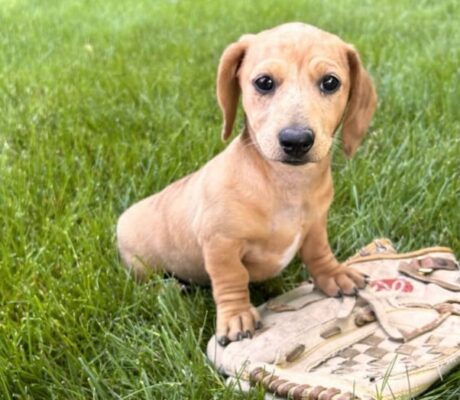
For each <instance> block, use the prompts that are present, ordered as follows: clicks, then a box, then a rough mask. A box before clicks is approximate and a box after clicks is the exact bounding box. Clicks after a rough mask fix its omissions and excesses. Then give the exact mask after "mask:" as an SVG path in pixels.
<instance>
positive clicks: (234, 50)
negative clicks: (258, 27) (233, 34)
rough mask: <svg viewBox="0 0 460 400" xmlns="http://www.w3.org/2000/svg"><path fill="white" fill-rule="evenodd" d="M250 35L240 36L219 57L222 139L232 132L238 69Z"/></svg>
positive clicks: (237, 91)
mask: <svg viewBox="0 0 460 400" xmlns="http://www.w3.org/2000/svg"><path fill="white" fill-rule="evenodd" d="M250 37H251V35H244V36H242V37H241V38H240V40H238V41H237V42H235V43H232V44H231V45H230V46H228V47H227V48H226V49H225V50H224V52H223V54H222V56H221V58H220V62H219V69H218V71H217V101H218V102H219V106H220V109H221V110H222V114H223V117H224V126H223V128H222V140H224V141H225V140H227V139H228V138H229V137H230V135H231V134H232V129H233V123H234V122H235V118H236V110H237V108H238V98H239V95H240V87H239V83H238V69H239V68H240V66H241V63H242V62H243V58H244V54H245V52H246V49H247V48H248V46H249V40H250Z"/></svg>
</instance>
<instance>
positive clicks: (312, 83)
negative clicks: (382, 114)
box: [117, 23, 377, 344]
mask: <svg viewBox="0 0 460 400" xmlns="http://www.w3.org/2000/svg"><path fill="white" fill-rule="evenodd" d="M240 92H241V93H242V101H243V108H244V112H245V121H246V123H245V128H244V130H243V132H242V134H241V135H240V136H238V137H237V138H236V139H235V140H234V141H233V142H232V143H231V144H230V145H229V146H228V147H227V148H226V149H225V150H224V151H223V152H222V153H220V154H219V155H218V156H216V157H215V158H213V159H212V160H210V161H209V162H208V163H207V164H206V165H204V166H203V167H202V168H201V169H200V170H198V171H197V172H195V173H193V174H191V175H188V176H186V177H185V178H182V179H181V180H179V181H177V182H174V183H172V184H171V185H170V186H168V187H166V188H165V189H164V190H163V191H161V192H160V193H157V194H155V195H153V196H151V197H148V198H147V199H144V200H142V201H140V202H139V203H136V204H134V205H133V206H132V207H131V208H129V209H128V210H127V211H126V212H125V213H124V214H123V215H122V216H121V217H120V219H119V221H118V227H117V235H118V248H119V251H120V254H121V256H122V259H123V261H124V263H125V264H126V265H127V266H128V267H129V268H132V269H133V271H134V272H135V274H136V275H137V276H138V277H140V278H142V277H143V276H144V275H145V273H146V271H147V270H150V271H152V270H153V271H164V270H166V271H169V272H170V273H173V274H174V275H176V276H177V277H179V278H181V279H185V280H189V281H193V282H198V283H204V282H209V281H211V284H212V289H213V295H214V299H215V302H216V305H217V335H218V337H219V338H220V342H221V343H223V344H225V343H226V342H228V340H240V339H241V338H243V337H250V336H251V335H252V334H253V332H254V329H256V328H257V327H258V326H260V317H259V315H258V313H257V311H256V309H255V308H254V307H253V306H252V305H251V302H250V298H249V291H248V283H249V281H261V280H264V279H267V278H270V277H273V276H275V275H277V274H279V273H280V272H281V271H282V270H283V268H284V267H286V266H287V265H288V264H289V262H290V261H291V260H292V258H293V257H294V256H295V254H296V253H297V252H300V256H301V258H302V261H303V262H304V263H305V264H306V265H307V266H308V269H309V272H310V274H311V276H312V277H313V279H314V281H315V283H316V285H317V286H318V287H319V288H321V289H322V290H323V291H324V292H325V293H327V294H328V295H331V296H336V295H340V294H341V293H345V294H353V293H355V292H356V290H357V289H356V286H358V287H362V286H363V285H364V283H365V282H364V281H365V279H364V278H363V277H362V276H361V275H360V274H358V273H357V272H355V271H353V270H350V269H345V268H344V267H343V266H341V265H340V263H339V262H338V261H337V260H336V258H335V257H334V255H333V254H332V251H331V249H330V247H329V243H328V237H327V231H326V226H327V213H328V209H329V206H330V204H331V202H332V197H333V187H332V178H331V154H330V152H331V145H332V141H333V137H334V132H335V131H336V130H337V128H338V127H339V125H340V124H341V122H342V121H343V132H342V138H343V144H344V149H345V152H346V154H347V155H348V156H352V155H353V153H354V152H355V150H356V148H357V147H358V145H359V143H360V142H361V140H362V138H363V136H364V135H365V132H366V130H367V128H368V126H369V123H370V120H371V117H372V114H373V113H374V110H375V107H376V102H377V98H376V94H375V91H374V88H373V86H372V82H371V80H370V78H369V76H368V74H367V72H366V71H365V70H364V68H363V66H362V65H361V62H360V59H359V56H358V54H357V52H356V50H355V49H354V48H353V47H352V46H350V45H348V44H347V43H345V42H343V41H342V40H341V39H340V38H338V37H337V36H334V35H332V34H329V33H326V32H324V31H321V30H319V29H317V28H315V27H312V26H309V25H305V24H301V23H290V24H285V25H281V26H279V27H276V28H274V29H270V30H267V31H263V32H261V33H259V34H257V35H244V36H242V37H241V38H240V40H239V41H238V42H236V43H233V44H231V45H230V46H228V47H227V48H226V49H225V51H224V53H223V55H222V58H221V60H220V65H219V70H218V76H217V98H218V100H219V105H220V107H221V109H222V112H223V115H224V128H223V132H222V136H223V139H228V138H229V137H230V135H231V132H232V127H233V123H234V120H235V115H236V111H237V105H238V98H239V94H240Z"/></svg>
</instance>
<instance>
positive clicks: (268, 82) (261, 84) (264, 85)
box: [254, 75, 275, 94]
mask: <svg viewBox="0 0 460 400" xmlns="http://www.w3.org/2000/svg"><path fill="white" fill-rule="evenodd" d="M254 86H255V87H256V89H257V91H258V92H259V93H262V94H267V93H270V92H271V91H272V90H273V89H274V88H275V81H274V80H273V79H272V78H271V77H269V76H268V75H262V76H259V77H258V78H257V79H256V80H255V81H254Z"/></svg>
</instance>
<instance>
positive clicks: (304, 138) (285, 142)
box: [279, 128, 315, 158]
mask: <svg viewBox="0 0 460 400" xmlns="http://www.w3.org/2000/svg"><path fill="white" fill-rule="evenodd" d="M279 142H280V145H281V148H282V149H283V151H284V152H285V153H286V154H287V155H288V156H291V157H295V158H300V157H302V156H303V155H305V154H306V153H307V152H308V150H310V149H311V147H312V146H313V143H314V142H315V134H314V133H313V131H312V130H311V129H307V128H285V129H283V130H282V131H281V132H280V133H279Z"/></svg>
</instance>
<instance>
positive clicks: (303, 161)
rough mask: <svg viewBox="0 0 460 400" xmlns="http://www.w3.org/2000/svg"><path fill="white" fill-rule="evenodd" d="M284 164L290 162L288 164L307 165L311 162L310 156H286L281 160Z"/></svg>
mask: <svg viewBox="0 0 460 400" xmlns="http://www.w3.org/2000/svg"><path fill="white" fill-rule="evenodd" d="M280 161H281V162H282V163H283V164H288V165H293V166H298V165H305V164H307V163H309V162H311V161H310V160H309V159H308V157H305V158H302V159H297V158H284V159H282V160H280Z"/></svg>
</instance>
